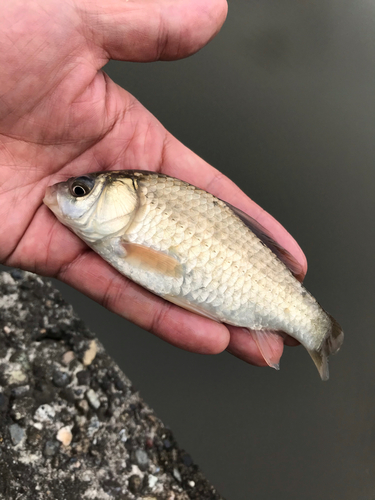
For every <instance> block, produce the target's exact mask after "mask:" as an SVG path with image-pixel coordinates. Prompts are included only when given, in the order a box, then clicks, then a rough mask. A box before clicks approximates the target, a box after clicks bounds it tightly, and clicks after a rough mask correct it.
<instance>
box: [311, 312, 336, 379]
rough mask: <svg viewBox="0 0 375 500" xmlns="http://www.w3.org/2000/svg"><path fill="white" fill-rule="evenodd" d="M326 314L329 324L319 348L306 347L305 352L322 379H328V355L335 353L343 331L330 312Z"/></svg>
mask: <svg viewBox="0 0 375 500" xmlns="http://www.w3.org/2000/svg"><path fill="white" fill-rule="evenodd" d="M327 315H328V317H329V319H330V322H331V324H330V329H329V330H328V333H327V335H326V337H325V339H324V341H323V344H322V346H321V348H320V349H319V351H313V350H310V349H307V352H308V353H309V354H310V356H311V358H312V360H313V361H314V363H315V366H316V367H317V369H318V372H319V375H320V377H321V379H322V380H328V379H329V368H328V356H330V355H331V354H336V352H337V351H338V350H339V349H340V347H341V344H342V343H343V340H344V332H343V331H342V329H341V326H340V325H339V324H338V323H337V321H336V320H335V318H333V317H332V316H331V315H330V314H328V313H327Z"/></svg>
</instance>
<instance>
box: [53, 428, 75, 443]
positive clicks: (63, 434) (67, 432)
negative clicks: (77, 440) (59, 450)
mask: <svg viewBox="0 0 375 500" xmlns="http://www.w3.org/2000/svg"><path fill="white" fill-rule="evenodd" d="M72 438H73V434H72V431H71V428H70V427H69V426H66V427H61V429H60V430H59V432H58V433H57V436H56V439H57V440H58V441H60V442H61V443H62V444H63V445H64V446H69V445H70V443H71V442H72Z"/></svg>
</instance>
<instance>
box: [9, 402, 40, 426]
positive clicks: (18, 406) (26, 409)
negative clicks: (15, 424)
mask: <svg viewBox="0 0 375 500" xmlns="http://www.w3.org/2000/svg"><path fill="white" fill-rule="evenodd" d="M34 404H35V403H34V400H33V399H32V398H29V397H27V398H21V399H15V400H14V403H13V404H12V409H11V412H10V414H11V416H12V417H13V418H14V420H21V419H22V418H25V417H26V416H27V415H29V414H30V413H31V410H32V409H33V408H34Z"/></svg>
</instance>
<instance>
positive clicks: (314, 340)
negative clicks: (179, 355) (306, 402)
mask: <svg viewBox="0 0 375 500" xmlns="http://www.w3.org/2000/svg"><path fill="white" fill-rule="evenodd" d="M43 202H44V203H45V204H46V205H47V206H48V207H49V209H50V210H52V212H53V213H54V214H55V216H56V217H57V219H58V220H59V221H60V222H61V223H62V224H64V225H65V226H67V227H68V228H69V229H70V230H71V231H73V232H74V233H75V234H76V235H77V236H78V237H79V238H81V239H82V240H83V241H84V242H86V244H87V245H88V246H89V247H91V248H92V249H93V250H94V251H95V252H97V253H98V254H99V255H100V256H101V257H102V258H103V259H105V260H106V261H107V262H108V263H109V264H111V265H112V266H113V267H114V268H115V269H117V271H119V272H120V273H121V274H123V275H124V276H126V277H127V278H129V279H131V280H133V281H134V282H136V283H138V284H139V285H141V286H143V287H144V288H146V289H148V290H150V291H151V292H153V293H154V294H156V295H158V296H160V297H163V298H164V299H165V300H167V301H169V302H172V303H173V304H176V305H177V306H180V307H182V308H184V309H186V310H188V311H191V312H194V313H196V314H199V315H201V316H205V317H207V318H210V319H212V320H215V321H217V322H221V323H225V324H229V325H234V326H237V327H241V328H243V329H245V330H246V332H248V333H249V335H251V336H252V337H253V338H254V340H255V341H256V343H257V345H258V347H259V350H260V352H261V353H262V355H263V357H264V359H265V361H266V362H267V363H268V364H269V365H270V366H273V364H272V361H271V355H270V347H269V345H270V344H269V339H270V337H272V336H273V335H285V334H287V335H290V336H291V337H293V338H294V339H296V340H298V341H299V342H300V343H301V344H302V345H303V346H304V347H305V348H306V350H307V351H308V353H309V354H310V356H311V358H312V359H313V361H314V363H315V365H316V367H317V369H318V371H319V374H320V376H321V378H322V380H328V378H329V369H328V357H329V355H331V354H334V353H336V352H337V351H338V350H339V348H340V347H341V344H342V342H343V337H344V334H343V331H342V329H341V327H340V325H339V324H338V323H337V321H336V320H335V319H334V318H333V317H332V316H331V315H330V314H328V313H327V312H326V311H324V309H323V308H322V307H321V306H320V305H319V303H318V302H317V301H316V300H315V298H314V297H313V296H312V295H311V294H310V293H309V292H308V291H307V290H306V289H305V288H304V286H303V285H302V283H301V281H302V277H303V275H302V270H301V266H300V264H299V263H298V262H297V261H296V260H295V259H294V257H293V256H292V255H291V254H290V253H289V252H288V251H287V250H285V249H284V248H283V247H282V246H280V245H279V244H278V243H277V242H276V241H274V240H273V238H272V236H271V235H270V234H269V233H268V231H267V230H266V229H265V228H264V227H262V226H261V224H259V223H258V222H257V221H256V220H254V219H253V218H252V217H250V216H249V215H247V214H246V213H244V212H242V211H241V210H239V209H238V208H236V207H234V206H232V205H230V204H229V203H227V202H225V201H223V200H221V199H219V198H217V197H215V196H214V195H212V194H210V193H208V192H206V191H204V190H202V189H200V188H198V187H195V186H193V185H191V184H188V183H187V182H184V181H182V180H179V179H176V178H174V177H170V176H167V175H164V174H160V173H155V172H151V171H144V170H121V171H106V172H96V173H88V174H86V175H81V176H78V177H72V178H70V179H68V180H67V181H65V182H59V183H57V184H54V185H52V186H49V187H48V188H47V190H46V194H45V197H44V199H43ZM274 367H275V366H274Z"/></svg>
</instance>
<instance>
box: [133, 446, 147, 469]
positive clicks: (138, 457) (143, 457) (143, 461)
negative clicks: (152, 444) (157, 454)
mask: <svg viewBox="0 0 375 500" xmlns="http://www.w3.org/2000/svg"><path fill="white" fill-rule="evenodd" d="M134 461H135V463H136V464H137V465H138V467H139V468H140V469H141V470H146V469H147V467H148V463H149V459H148V455H147V453H146V452H145V451H144V450H141V449H138V450H135V451H134Z"/></svg>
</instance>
